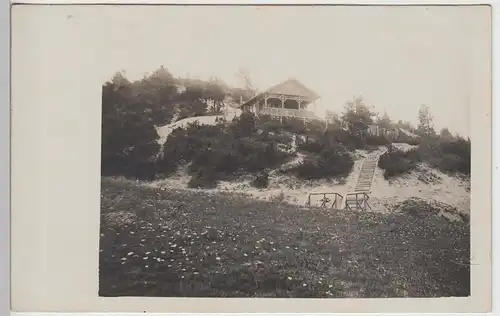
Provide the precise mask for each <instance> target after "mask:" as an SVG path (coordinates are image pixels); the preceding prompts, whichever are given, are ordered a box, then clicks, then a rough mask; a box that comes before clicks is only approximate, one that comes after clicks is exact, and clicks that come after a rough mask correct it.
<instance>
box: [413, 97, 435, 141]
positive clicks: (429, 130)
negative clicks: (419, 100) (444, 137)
mask: <svg viewBox="0 0 500 316" xmlns="http://www.w3.org/2000/svg"><path fill="white" fill-rule="evenodd" d="M432 119H433V118H432V115H431V111H430V109H429V107H428V106H427V105H422V106H421V107H420V109H419V111H418V121H419V124H418V127H417V134H418V135H420V136H424V137H426V136H427V137H428V136H435V135H436V131H435V130H434V125H433V122H432Z"/></svg>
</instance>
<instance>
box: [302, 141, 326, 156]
mask: <svg viewBox="0 0 500 316" xmlns="http://www.w3.org/2000/svg"><path fill="white" fill-rule="evenodd" d="M297 148H298V149H299V150H303V151H306V152H309V153H315V154H319V153H320V152H321V151H322V150H323V148H324V147H323V145H321V144H320V143H318V142H305V143H301V144H299V145H298V146H297Z"/></svg>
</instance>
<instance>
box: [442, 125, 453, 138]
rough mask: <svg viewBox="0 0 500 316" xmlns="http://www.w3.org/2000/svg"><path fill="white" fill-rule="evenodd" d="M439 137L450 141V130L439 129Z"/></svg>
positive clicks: (451, 136)
mask: <svg viewBox="0 0 500 316" xmlns="http://www.w3.org/2000/svg"><path fill="white" fill-rule="evenodd" d="M439 136H441V137H442V138H447V139H452V138H453V135H452V134H451V132H450V130H449V129H448V128H446V127H445V128H443V129H441V132H440V133H439Z"/></svg>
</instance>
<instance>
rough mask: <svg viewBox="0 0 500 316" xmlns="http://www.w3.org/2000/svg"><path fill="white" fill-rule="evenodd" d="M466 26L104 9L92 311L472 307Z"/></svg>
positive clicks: (398, 18)
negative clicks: (411, 302) (179, 306)
mask: <svg viewBox="0 0 500 316" xmlns="http://www.w3.org/2000/svg"><path fill="white" fill-rule="evenodd" d="M477 8H478V7H477V6H196V5H191V6H159V7H158V8H156V9H155V13H154V14H149V15H148V18H147V19H145V18H141V16H139V15H134V16H130V15H128V16H127V18H123V19H121V20H120V18H117V17H119V16H120V11H119V10H117V11H116V16H115V21H119V22H118V24H116V25H114V27H116V28H121V29H123V30H122V32H121V33H120V34H122V35H121V37H120V38H119V39H117V38H114V39H113V40H114V42H113V43H114V44H113V45H115V46H114V51H116V52H122V54H116V56H114V58H110V59H109V60H110V62H109V63H107V64H106V65H103V67H104V68H105V69H106V71H107V74H106V76H107V77H106V78H105V79H104V80H103V81H102V82H101V84H102V118H101V126H100V128H101V156H100V157H101V170H100V172H101V178H100V181H101V183H100V191H101V195H100V231H99V249H98V251H99V271H98V278H99V296H101V297H122V296H127V297H131V296H132V297H133V296H135V297H212V298H214V297H215V298H217V297H218V298H225V297H240V298H242V297H246V298H248V297H252V298H325V299H329V298H439V297H469V296H470V295H471V229H470V225H471V224H470V223H471V142H473V141H474V142H477V141H481V140H478V139H471V120H470V112H471V111H472V110H471V109H473V108H474V107H475V106H481V105H478V104H475V103H474V100H475V99H474V82H475V75H474V65H475V63H476V62H477V58H478V57H477V56H479V55H478V54H477V53H476V51H475V47H478V46H477V45H476V41H479V40H483V39H484V36H483V35H484V32H485V29H484V27H483V26H482V25H483V24H477V23H476V21H477V17H478V15H477V14H472V13H474V12H475V9H477ZM123 17H125V15H123ZM120 21H121V22H120ZM124 56H125V57H124ZM476 99H477V98H476ZM475 211H481V210H475ZM482 211H485V212H487V211H488V210H487V209H484V210H482Z"/></svg>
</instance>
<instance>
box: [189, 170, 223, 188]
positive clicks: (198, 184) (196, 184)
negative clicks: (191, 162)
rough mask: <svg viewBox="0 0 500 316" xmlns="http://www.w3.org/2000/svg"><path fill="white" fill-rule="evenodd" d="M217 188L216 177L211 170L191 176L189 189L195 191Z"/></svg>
mask: <svg viewBox="0 0 500 316" xmlns="http://www.w3.org/2000/svg"><path fill="white" fill-rule="evenodd" d="M216 186H217V180H216V175H215V173H214V172H213V171H211V170H210V169H209V168H207V169H202V170H199V171H198V172H197V173H195V174H193V175H192V176H191V179H190V180H189V182H188V187H190V188H194V189H213V188H215V187H216Z"/></svg>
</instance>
